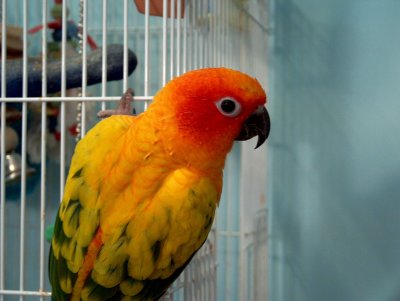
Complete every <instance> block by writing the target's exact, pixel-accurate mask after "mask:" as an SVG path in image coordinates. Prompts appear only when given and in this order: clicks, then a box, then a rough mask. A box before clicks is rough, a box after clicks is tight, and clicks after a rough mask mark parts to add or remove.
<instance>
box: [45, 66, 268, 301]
mask: <svg viewBox="0 0 400 301" xmlns="http://www.w3.org/2000/svg"><path fill="white" fill-rule="evenodd" d="M132 99H133V97H132V90H130V89H128V90H127V92H126V93H125V94H124V96H123V97H122V98H121V101H120V105H119V107H118V109H117V110H108V111H104V112H100V116H101V117H106V118H103V119H102V120H100V121H99V122H98V123H97V124H96V125H95V126H94V127H92V128H91V129H90V130H89V131H88V133H87V134H86V135H85V137H83V138H82V139H81V140H80V141H79V142H78V143H77V145H76V148H75V152H74V155H73V157H72V159H71V164H70V169H69V173H68V176H67V180H66V184H65V189H64V194H63V197H62V201H61V204H60V207H59V209H58V212H57V215H56V219H55V224H54V233H53V237H52V241H51V246H50V254H49V280H50V284H51V286H52V299H53V300H56V301H67V300H68V301H79V300H90V301H95V300H123V301H127V300H159V299H160V298H161V297H162V295H163V294H164V293H165V292H166V290H167V289H168V287H169V286H170V285H171V284H172V283H173V281H174V280H175V279H176V278H177V277H178V276H179V275H180V274H181V273H182V271H183V270H184V269H185V267H186V266H187V265H188V263H189V262H190V260H191V259H192V258H193V256H194V255H195V253H196V252H197V251H198V250H199V249H200V247H201V246H202V245H203V243H204V242H205V241H206V238H207V236H208V233H209V231H210V229H211V227H212V223H213V220H214V215H215V212H216V208H217V207H218V204H219V201H220V197H221V192H222V184H223V183H222V179H223V169H224V165H225V160H226V157H227V155H228V153H229V151H230V150H231V149H232V147H233V144H234V142H235V141H236V140H237V141H245V140H249V139H250V138H253V137H256V136H257V137H258V140H257V144H256V148H257V147H259V146H260V145H262V144H263V143H264V142H265V141H266V139H267V138H268V135H269V131H270V119H269V114H268V111H267V109H266V107H265V104H266V102H267V96H266V93H265V91H264V89H263V88H262V86H261V84H260V83H259V82H258V80H257V79H255V78H253V77H251V76H249V75H247V74H245V73H242V72H241V71H238V70H233V69H229V68H224V67H213V68H202V69H196V70H192V71H188V72H186V73H184V74H182V75H180V76H177V77H175V78H173V79H172V80H170V81H169V82H167V83H166V84H165V85H164V87H162V88H161V89H160V90H159V91H158V92H157V93H156V94H155V96H154V97H153V99H152V102H151V103H150V105H149V106H148V108H147V110H145V111H144V112H142V113H140V114H138V115H135V114H131V113H132V112H130V101H131V100H132Z"/></svg>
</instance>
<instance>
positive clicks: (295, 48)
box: [268, 0, 400, 301]
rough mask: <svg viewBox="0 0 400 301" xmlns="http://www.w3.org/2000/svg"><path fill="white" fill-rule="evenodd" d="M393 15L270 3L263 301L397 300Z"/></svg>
mask: <svg viewBox="0 0 400 301" xmlns="http://www.w3.org/2000/svg"><path fill="white" fill-rule="evenodd" d="M399 11H400V2H399V1H394V0H381V1H378V0H353V1H344V0H326V1H311V0H275V1H272V2H271V11H270V13H271V14H270V16H271V28H272V31H271V56H270V60H269V61H270V63H271V83H270V90H271V92H270V108H271V118H272V134H271V140H270V144H269V149H270V151H269V156H270V157H269V162H270V163H271V164H270V165H269V181H270V182H269V183H268V187H269V189H268V191H269V209H270V213H271V215H270V216H271V218H270V233H269V235H270V236H269V237H270V254H269V255H270V256H269V258H270V271H269V282H270V283H269V291H270V300H273V301H286V300H292V301H303V300H304V301H314V300H315V301H317V300H318V301H320V300H324V301H330V300H332V301H337V300H341V301H346V300H348V301H354V300H363V301H365V300H371V301H376V300H380V301H385V300H388V301H389V300H393V301H394V300H400V286H399V278H400V259H399V258H400V257H399V254H400V235H399V230H400V218H399V213H400V185H399V184H400V155H399V154H400V139H399V138H400V80H399V79H400V51H399V49H400V39H399V37H400V18H399V14H398V12H399Z"/></svg>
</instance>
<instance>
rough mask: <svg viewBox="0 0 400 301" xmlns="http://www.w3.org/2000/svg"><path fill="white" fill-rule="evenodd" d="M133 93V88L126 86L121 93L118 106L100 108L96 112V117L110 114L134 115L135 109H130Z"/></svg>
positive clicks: (104, 116)
mask: <svg viewBox="0 0 400 301" xmlns="http://www.w3.org/2000/svg"><path fill="white" fill-rule="evenodd" d="M133 95H134V92H133V90H132V89H131V88H128V89H127V90H126V91H125V93H124V94H123V95H122V97H121V100H120V101H119V103H118V107H117V108H116V109H115V110H102V111H100V112H98V113H97V117H99V118H107V117H110V116H112V115H136V112H135V109H133V110H132V106H131V102H132V101H133Z"/></svg>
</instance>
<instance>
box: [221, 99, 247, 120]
mask: <svg viewBox="0 0 400 301" xmlns="http://www.w3.org/2000/svg"><path fill="white" fill-rule="evenodd" d="M215 104H216V106H217V108H218V110H219V111H220V112H221V113H222V114H223V115H225V116H228V117H236V116H237V115H239V113H240V111H241V109H242V107H241V105H240V103H238V102H237V101H236V100H235V99H233V98H229V97H224V98H222V99H220V100H218V101H217V102H216V103H215Z"/></svg>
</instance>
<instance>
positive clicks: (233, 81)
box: [154, 68, 270, 161]
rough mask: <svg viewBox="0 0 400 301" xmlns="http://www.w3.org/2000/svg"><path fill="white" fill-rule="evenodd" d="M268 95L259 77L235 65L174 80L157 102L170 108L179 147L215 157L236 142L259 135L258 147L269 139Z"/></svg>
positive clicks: (222, 153)
mask: <svg viewBox="0 0 400 301" xmlns="http://www.w3.org/2000/svg"><path fill="white" fill-rule="evenodd" d="M266 99H267V98H266V94H265V92H264V90H263V88H262V87H261V85H260V84H259V82H258V81H257V80H256V79H254V78H252V77H250V76H248V75H246V74H244V73H242V72H239V71H236V70H232V69H227V68H205V69H199V70H195V71H190V72H187V73H185V74H183V75H182V76H180V77H177V78H175V79H173V80H172V81H170V82H169V83H168V84H167V85H166V86H165V87H164V88H163V89H162V90H161V91H160V92H159V93H158V95H156V97H155V99H154V102H155V103H160V104H161V103H162V106H163V107H168V109H167V111H168V113H165V114H166V115H169V116H173V118H172V119H173V120H174V127H173V128H175V130H174V133H175V135H172V136H173V137H170V138H171V140H172V144H175V145H176V146H177V147H172V148H173V150H174V151H179V150H181V153H182V154H183V155H185V154H186V156H189V157H192V156H191V155H190V154H188V152H189V153H193V156H195V160H198V159H199V160H201V159H202V158H208V160H213V159H214V158H217V157H218V156H219V157H223V158H225V156H226V154H227V153H228V152H229V150H230V149H231V147H232V144H233V141H234V140H248V139H250V138H252V137H254V136H256V135H258V142H257V146H256V148H257V147H259V146H260V145H261V144H262V143H263V142H264V141H265V140H266V139H267V137H268V134H269V129H270V120H269V116H268V112H267V110H266V109H265V107H264V104H265V103H266ZM201 154H203V156H201ZM192 161H193V158H192Z"/></svg>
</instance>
